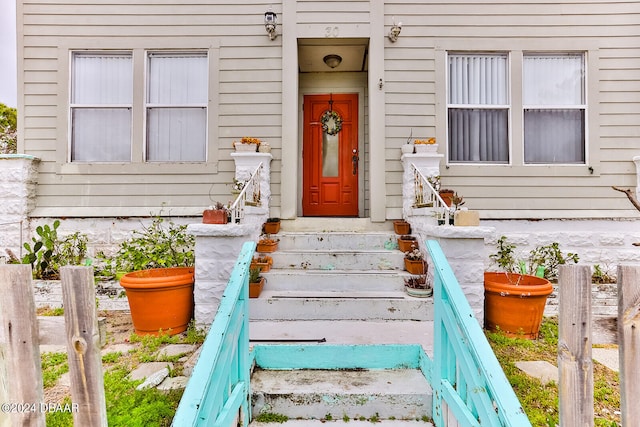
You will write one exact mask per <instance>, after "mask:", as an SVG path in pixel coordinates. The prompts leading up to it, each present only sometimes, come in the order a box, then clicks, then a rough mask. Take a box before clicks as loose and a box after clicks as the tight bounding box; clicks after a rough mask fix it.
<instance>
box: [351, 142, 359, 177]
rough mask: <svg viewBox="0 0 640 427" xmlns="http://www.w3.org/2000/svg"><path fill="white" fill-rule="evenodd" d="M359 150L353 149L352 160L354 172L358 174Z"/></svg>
mask: <svg viewBox="0 0 640 427" xmlns="http://www.w3.org/2000/svg"><path fill="white" fill-rule="evenodd" d="M358 160H359V157H358V150H357V149H355V148H354V149H353V156H351V162H352V163H353V174H354V175H357V174H358Z"/></svg>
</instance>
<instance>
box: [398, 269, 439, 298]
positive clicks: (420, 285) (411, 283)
mask: <svg viewBox="0 0 640 427" xmlns="http://www.w3.org/2000/svg"><path fill="white" fill-rule="evenodd" d="M404 289H405V291H406V292H407V294H408V295H409V296H412V297H416V298H428V297H430V296H432V295H433V287H432V286H431V283H429V282H428V280H427V275H426V274H420V275H417V276H410V277H407V278H406V279H404Z"/></svg>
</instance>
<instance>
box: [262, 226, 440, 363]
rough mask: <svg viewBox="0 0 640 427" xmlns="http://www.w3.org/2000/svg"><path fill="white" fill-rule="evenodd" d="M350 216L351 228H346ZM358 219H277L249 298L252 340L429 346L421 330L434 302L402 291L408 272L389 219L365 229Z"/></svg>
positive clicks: (427, 324)
mask: <svg viewBox="0 0 640 427" xmlns="http://www.w3.org/2000/svg"><path fill="white" fill-rule="evenodd" d="M351 221H353V223H352V225H353V228H354V229H357V231H346V229H348V227H349V223H350V222H351ZM362 221H363V220H362V219H348V218H336V219H334V220H333V222H334V223H335V224H336V226H335V227H334V228H331V224H332V223H331V222H328V220H327V219H321V220H318V222H317V224H318V226H317V228H318V229H317V231H312V230H311V228H312V225H311V224H313V223H314V221H313V220H312V219H302V220H301V219H298V220H295V221H292V223H290V222H289V221H282V228H281V231H280V233H278V234H277V235H274V236H272V237H277V238H278V239H280V242H279V245H278V250H277V251H276V252H273V253H271V254H269V255H270V256H271V257H272V258H273V265H272V268H271V270H270V271H269V272H267V273H263V275H264V276H265V277H266V279H267V280H266V284H265V287H264V289H263V291H262V294H261V295H260V297H259V298H256V299H252V300H251V301H250V308H249V313H250V322H251V323H250V325H251V327H250V334H251V340H252V341H254V342H266V341H269V340H273V342H295V341H296V340H300V341H302V342H306V341H313V340H316V339H318V340H324V341H326V342H334V343H346V344H348V343H351V342H353V343H370V344H383V343H394V344H399V343H407V344H409V343H410V344H416V343H417V344H422V345H423V347H424V348H425V349H426V350H427V351H429V350H430V347H431V340H432V339H431V337H430V333H429V334H428V335H429V336H425V333H424V332H421V331H425V330H427V331H429V332H430V331H431V330H432V329H433V328H432V320H433V300H432V298H415V297H411V296H408V295H407V294H406V292H405V291H404V280H405V278H407V277H409V273H407V272H406V271H405V270H404V262H403V259H404V255H403V254H402V252H400V251H399V250H398V249H397V244H396V239H397V235H396V234H395V233H394V232H393V224H392V222H388V223H383V224H373V223H372V226H371V227H370V229H367V228H366V226H363V225H362V224H363V222H362ZM298 222H300V223H302V224H303V225H301V224H297V223H298ZM365 224H366V223H365ZM298 228H302V231H300V230H299V229H298ZM292 230H293V231H292ZM402 331H405V333H402ZM324 341H323V342H324Z"/></svg>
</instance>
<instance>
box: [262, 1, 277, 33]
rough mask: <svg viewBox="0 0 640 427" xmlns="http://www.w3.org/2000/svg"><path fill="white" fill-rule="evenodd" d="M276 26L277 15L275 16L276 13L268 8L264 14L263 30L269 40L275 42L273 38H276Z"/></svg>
mask: <svg viewBox="0 0 640 427" xmlns="http://www.w3.org/2000/svg"><path fill="white" fill-rule="evenodd" d="M277 24H278V15H276V13H275V12H274V11H272V10H271V7H269V10H267V11H266V12H265V13H264V28H265V29H266V30H267V33H268V34H269V39H271V40H275V38H276V37H278V35H277V34H276V25H277Z"/></svg>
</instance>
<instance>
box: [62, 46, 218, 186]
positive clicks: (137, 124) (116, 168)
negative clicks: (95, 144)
mask: <svg viewBox="0 0 640 427" xmlns="http://www.w3.org/2000/svg"><path fill="white" fill-rule="evenodd" d="M111 42H112V45H110V46H107V47H102V46H101V47H100V48H96V45H97V44H99V43H100V41H95V40H93V39H91V38H88V39H87V38H78V39H74V40H69V41H67V42H66V43H62V44H61V45H60V46H59V48H58V64H59V67H58V70H59V73H60V75H66V76H67V79H65V80H62V81H61V82H60V84H59V85H58V92H57V99H58V102H57V105H58V107H57V115H58V117H59V118H60V119H61V120H64V121H65V123H67V126H59V127H58V129H57V131H58V133H57V138H56V140H57V144H56V165H55V171H56V173H57V174H59V175H91V174H96V175H104V174H131V175H146V174H149V175H155V174H161V175H164V174H188V175H191V174H197V175H201V174H214V173H217V172H218V162H219V160H220V155H219V149H220V145H219V142H218V140H219V136H218V129H219V109H218V100H219V81H220V74H219V68H220V64H219V62H220V44H219V42H218V41H217V40H211V39H203V38H201V37H193V38H192V37H186V38H180V39H172V40H154V41H151V43H150V44H149V45H145V46H144V47H139V46H135V45H134V46H133V47H132V43H131V40H130V39H127V38H123V39H122V40H113V41H111ZM163 50H171V51H194V50H198V51H206V52H207V56H208V58H209V62H208V63H209V70H208V72H209V83H208V85H209V103H208V106H207V160H206V162H188V163H187V162H145V161H143V152H142V148H143V145H144V143H145V140H144V132H143V130H144V125H145V124H144V115H145V114H144V96H145V94H144V87H145V86H144V83H145V61H144V58H145V55H146V52H147V51H163ZM131 51H132V52H133V67H134V76H133V85H134V93H133V121H132V128H133V129H132V142H131V147H132V157H131V162H109V163H99V162H91V163H79V162H70V161H69V160H70V142H69V141H70V131H71V127H70V120H71V118H70V117H71V115H70V112H71V109H70V88H71V59H70V58H71V56H72V54H73V53H74V52H97V53H100V52H105V53H111V52H113V53H117V52H120V53H121V52H131ZM212 126H213V128H212Z"/></svg>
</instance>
